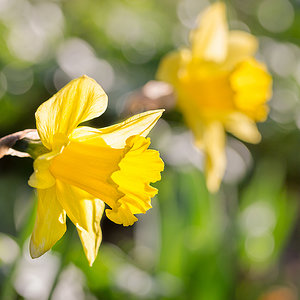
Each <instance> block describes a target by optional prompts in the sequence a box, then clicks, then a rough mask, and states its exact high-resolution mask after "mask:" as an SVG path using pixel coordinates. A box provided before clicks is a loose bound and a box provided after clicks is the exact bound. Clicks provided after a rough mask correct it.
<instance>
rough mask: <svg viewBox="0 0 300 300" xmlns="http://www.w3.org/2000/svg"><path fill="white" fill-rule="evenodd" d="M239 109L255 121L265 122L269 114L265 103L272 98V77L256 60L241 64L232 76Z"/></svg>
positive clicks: (248, 60) (232, 84)
mask: <svg viewBox="0 0 300 300" xmlns="http://www.w3.org/2000/svg"><path fill="white" fill-rule="evenodd" d="M230 85H231V87H232V90H233V91H234V92H235V97H234V102H235V105H236V107H237V109H238V110H239V111H241V112H244V113H245V114H247V115H248V117H250V118H252V119H253V120H255V121H263V120H264V119H265V118H266V116H267V113H268V109H267V106H266V105H265V103H266V102H267V101H268V100H269V99H270V97H271V93H272V91H271V87H272V86H271V85H272V77H271V76H270V75H269V74H268V72H267V70H266V67H265V65H264V64H262V63H259V62H258V61H256V60H255V59H252V58H251V59H247V60H245V61H242V62H241V63H239V64H238V65H237V66H236V68H235V69H234V71H233V72H232V74H231V76H230Z"/></svg>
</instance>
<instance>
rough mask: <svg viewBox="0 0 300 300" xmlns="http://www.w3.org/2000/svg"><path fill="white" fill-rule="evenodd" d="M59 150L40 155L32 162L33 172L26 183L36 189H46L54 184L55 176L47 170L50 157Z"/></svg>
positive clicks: (55, 154)
mask: <svg viewBox="0 0 300 300" xmlns="http://www.w3.org/2000/svg"><path fill="white" fill-rule="evenodd" d="M58 154H59V152H53V151H52V152H49V153H46V154H43V155H40V156H39V157H38V158H37V159H36V160H35V161H34V163H33V168H34V172H33V174H32V175H31V176H30V178H29V180H28V184H29V185H30V186H32V187H34V188H37V189H48V188H50V187H52V186H54V185H55V178H54V177H53V175H52V174H51V172H50V171H49V166H50V164H51V161H52V159H53V158H54V157H55V156H57V155H58Z"/></svg>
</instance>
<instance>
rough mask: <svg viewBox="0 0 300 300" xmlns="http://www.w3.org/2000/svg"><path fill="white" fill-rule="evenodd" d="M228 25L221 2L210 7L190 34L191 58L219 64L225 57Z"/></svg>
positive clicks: (224, 8) (223, 5)
mask: <svg viewBox="0 0 300 300" xmlns="http://www.w3.org/2000/svg"><path fill="white" fill-rule="evenodd" d="M227 43H228V25H227V21H226V7H225V4H224V3H222V2H217V3H215V4H213V5H211V6H210V7H209V8H208V9H206V10H205V11H204V13H203V14H202V15H200V18H199V20H198V25H197V28H196V29H194V30H193V31H192V32H191V44H192V53H193V57H194V58H196V59H202V60H207V61H214V62H217V63H220V62H222V61H224V60H225V58H226V56H227Z"/></svg>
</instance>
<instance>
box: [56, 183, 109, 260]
mask: <svg viewBox="0 0 300 300" xmlns="http://www.w3.org/2000/svg"><path fill="white" fill-rule="evenodd" d="M56 189H57V196H58V201H59V202H60V204H61V205H62V207H64V209H65V210H66V212H67V215H68V217H69V218H70V219H71V221H72V222H73V223H74V225H75V226H76V228H77V231H78V235H79V237H80V240H81V243H82V246H83V249H84V252H85V255H86V257H87V260H88V262H89V264H90V266H92V264H93V262H94V260H95V259H96V256H97V253H98V249H99V246H100V243H101V240H102V233H101V229H100V220H101V217H102V214H103V210H104V202H103V201H101V200H100V199H97V198H95V197H93V196H92V195H90V194H89V193H87V192H85V191H83V190H81V189H79V188H77V187H75V186H71V185H69V184H65V183H63V182H62V181H60V180H57V185H56Z"/></svg>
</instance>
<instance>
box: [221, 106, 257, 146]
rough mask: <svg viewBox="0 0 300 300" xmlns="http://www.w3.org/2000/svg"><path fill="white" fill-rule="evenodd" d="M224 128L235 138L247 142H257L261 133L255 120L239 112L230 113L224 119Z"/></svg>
mask: <svg viewBox="0 0 300 300" xmlns="http://www.w3.org/2000/svg"><path fill="white" fill-rule="evenodd" d="M225 128H226V130H227V131H228V132H230V133H232V134H233V135H235V136H236V137H237V138H239V139H241V140H243V141H245V142H248V143H253V144H256V143H259V142H260V140H261V135H260V133H259V131H258V129H257V126H256V124H255V122H254V121H253V120H252V119H250V118H249V117H247V116H246V115H244V114H241V113H238V112H236V113H232V114H230V115H229V116H228V117H227V118H226V121H225Z"/></svg>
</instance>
